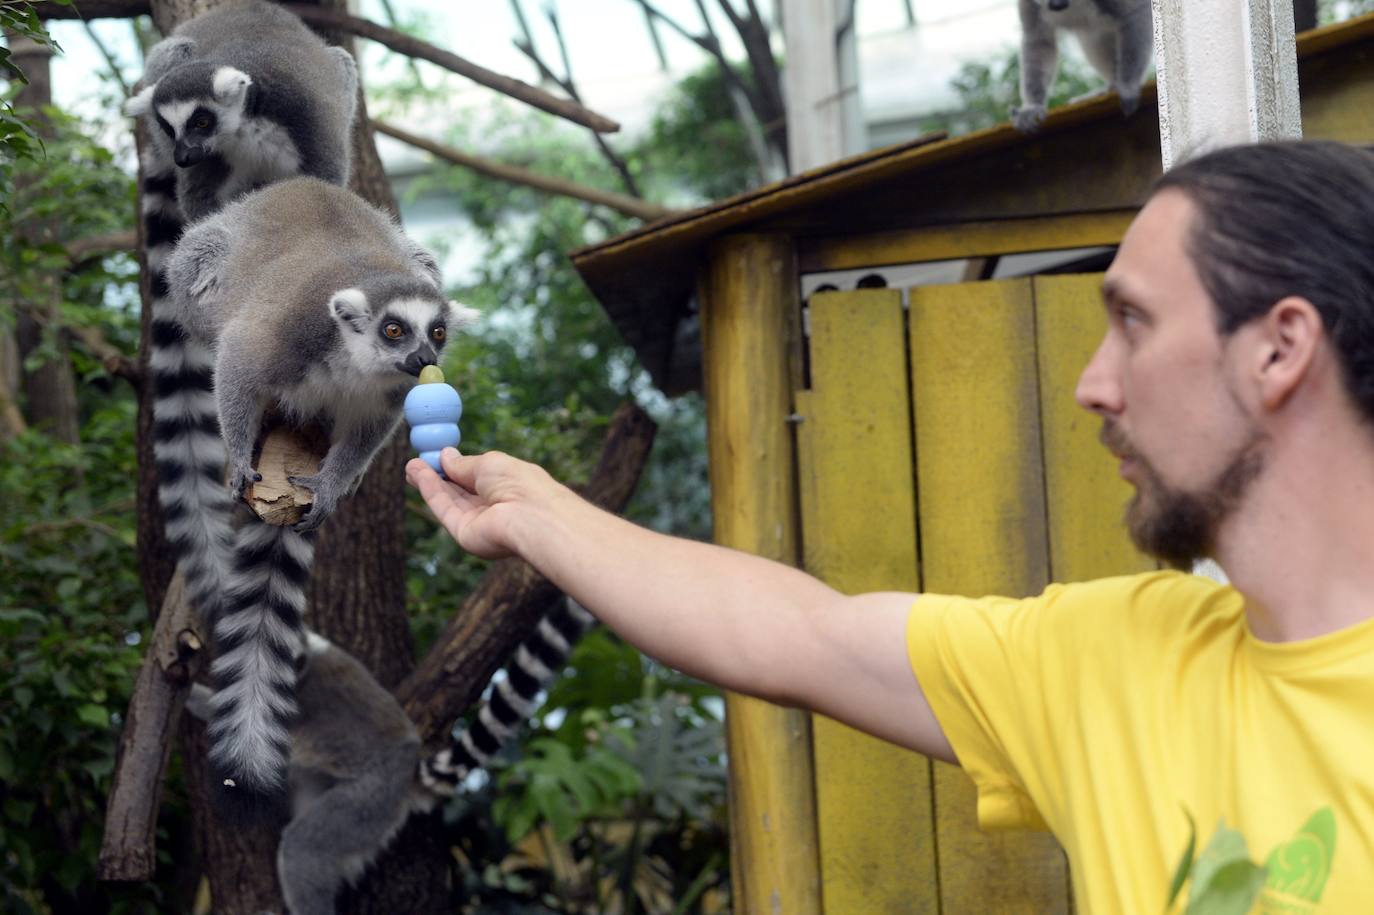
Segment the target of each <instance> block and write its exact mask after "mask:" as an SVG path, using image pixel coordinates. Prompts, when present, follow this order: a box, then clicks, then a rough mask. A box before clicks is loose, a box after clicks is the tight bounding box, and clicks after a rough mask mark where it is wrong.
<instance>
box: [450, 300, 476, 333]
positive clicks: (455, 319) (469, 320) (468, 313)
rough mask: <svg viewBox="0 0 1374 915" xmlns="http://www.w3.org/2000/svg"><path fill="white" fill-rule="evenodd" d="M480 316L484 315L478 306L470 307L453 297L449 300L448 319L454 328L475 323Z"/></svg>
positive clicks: (458, 328) (460, 328)
mask: <svg viewBox="0 0 1374 915" xmlns="http://www.w3.org/2000/svg"><path fill="white" fill-rule="evenodd" d="M480 317H482V313H481V312H480V311H478V310H477V309H476V308H469V307H467V306H466V305H463V304H460V303H458V302H455V301H454V300H453V299H449V300H448V321H449V325H450V326H451V327H452V328H453V329H454V330H462V329H463V328H464V327H467V326H469V325H471V324H475V323H476V322H477V319H478V318H480Z"/></svg>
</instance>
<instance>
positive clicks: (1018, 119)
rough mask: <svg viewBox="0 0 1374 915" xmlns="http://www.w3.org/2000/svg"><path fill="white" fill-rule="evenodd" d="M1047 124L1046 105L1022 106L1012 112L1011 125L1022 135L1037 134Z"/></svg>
mask: <svg viewBox="0 0 1374 915" xmlns="http://www.w3.org/2000/svg"><path fill="white" fill-rule="evenodd" d="M1043 123H1045V106H1044V105H1022V106H1021V107H1020V108H1013V109H1012V110H1011V125H1012V126H1013V127H1015V128H1016V129H1017V130H1019V131H1021V132H1022V133H1035V132H1036V131H1037V130H1039V129H1040V125H1041V124H1043Z"/></svg>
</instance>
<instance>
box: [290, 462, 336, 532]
mask: <svg viewBox="0 0 1374 915" xmlns="http://www.w3.org/2000/svg"><path fill="white" fill-rule="evenodd" d="M286 479H287V481H288V482H289V483H290V484H291V485H292V486H301V487H303V488H305V489H308V490H310V491H311V492H313V493H314V494H315V500H314V501H313V502H311V503H310V510H309V511H307V512H306V513H305V515H304V516H303V517H302V518H301V520H299V521H297V522H296V524H295V527H294V530H295V531H296V532H297V533H301V534H306V533H309V532H310V531H313V530H315V529H316V528H318V527H319V526H320V525H321V524H323V523H324V519H325V518H328V517H329V516H330V515H332V514H334V509H336V508H338V507H339V499H341V498H342V497H343V488H342V487H340V486H337V485H335V484H334V482H333V479H332V478H331V477H326V476H325V475H324V474H319V473H317V474H314V475H312V476H308V477H287V478H286Z"/></svg>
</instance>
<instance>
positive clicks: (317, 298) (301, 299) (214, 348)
mask: <svg viewBox="0 0 1374 915" xmlns="http://www.w3.org/2000/svg"><path fill="white" fill-rule="evenodd" d="M167 275H168V279H169V284H170V295H169V298H168V300H167V308H166V314H165V315H164V316H163V317H164V320H165V321H166V322H168V323H169V324H172V325H175V326H178V327H181V328H184V329H185V330H186V332H187V335H188V337H189V338H190V340H191V341H193V342H194V343H195V344H196V345H198V346H200V347H202V348H204V349H206V350H208V351H210V352H212V353H213V357H214V375H213V388H214V396H215V401H216V406H217V413H218V419H219V428H220V432H221V434H222V437H223V441H224V445H225V451H226V453H227V459H228V463H229V487H230V495H231V496H232V497H233V498H234V499H239V498H241V497H242V496H243V494H244V491H245V490H246V489H247V487H248V486H250V485H251V484H252V482H253V481H254V480H255V479H256V478H257V477H258V474H257V472H256V471H255V470H254V469H253V466H252V458H253V449H254V445H255V443H256V440H257V438H258V434H259V431H260V427H261V425H262V420H263V417H264V414H265V412H266V411H267V410H269V409H272V410H275V411H277V412H279V413H280V414H281V415H283V416H284V417H286V418H287V420H288V421H291V422H293V423H297V424H302V425H307V424H308V425H317V426H319V427H321V428H322V429H323V430H324V431H325V432H326V433H327V434H328V436H329V441H330V447H329V450H328V452H327V454H326V456H325V458H324V461H323V462H322V464H321V467H320V470H319V472H318V473H316V474H314V475H311V476H308V477H302V478H296V479H295V482H297V483H299V484H301V485H304V486H306V487H307V488H309V489H311V490H312V491H313V492H314V497H315V498H314V504H313V505H312V507H311V509H310V510H309V512H308V513H307V514H306V516H305V517H304V518H303V519H302V520H301V521H300V522H299V523H298V524H297V525H296V526H295V528H294V529H292V528H279V527H274V526H268V525H263V524H261V523H260V522H257V521H250V522H249V523H248V524H245V525H244V526H243V527H242V528H241V529H240V530H239V532H238V535H237V541H236V544H235V547H234V552H235V558H234V559H233V560H232V563H231V564H232V569H231V570H229V571H228V572H226V573H225V575H224V590H225V595H226V596H225V601H224V607H223V611H222V613H220V615H219V617H218V619H217V621H216V623H215V626H214V637H215V643H216V658H215V661H214V664H213V665H212V668H211V669H212V672H213V673H214V675H215V677H216V679H217V686H218V692H217V693H216V695H215V699H214V703H215V719H214V721H213V723H212V725H211V728H210V736H211V747H210V756H211V761H212V763H213V764H214V765H215V767H216V768H217V769H218V770H219V771H220V772H221V773H223V776H224V777H223V779H222V780H221V782H222V784H223V785H224V786H225V787H226V788H232V789H243V790H241V791H238V792H233V791H231V792H230V794H234V793H237V794H239V795H241V796H246V797H251V796H253V795H255V794H269V795H270V794H272V793H276V792H280V791H281V790H283V788H284V787H285V786H284V784H283V775H284V773H285V771H286V760H287V753H288V751H289V743H290V741H289V738H288V736H287V732H288V729H289V726H290V721H291V717H292V714H293V711H294V706H293V702H292V699H291V694H292V689H293V685H294V679H295V673H294V670H293V669H292V667H291V665H290V663H289V661H288V658H289V647H290V645H291V644H292V643H293V641H294V640H298V639H299V633H300V627H301V625H302V621H301V619H302V614H303V612H304V609H305V588H306V586H307V583H308V578H309V571H310V565H311V560H312V556H313V548H312V546H311V543H310V541H309V535H310V534H311V532H313V531H314V530H315V529H316V528H318V527H319V525H320V524H321V523H322V522H323V521H324V520H325V519H326V518H327V517H328V516H329V515H330V514H331V513H332V512H333V510H334V509H335V507H336V506H337V504H338V502H339V500H340V499H342V498H343V497H344V496H345V495H346V494H347V493H348V492H349V491H350V490H351V489H352V488H353V486H355V485H356V484H357V482H358V480H359V479H360V478H361V477H362V475H363V473H364V471H365V470H366V469H367V466H368V464H369V463H370V462H371V460H372V458H373V456H374V455H375V454H376V452H377V451H378V450H379V449H380V448H381V446H382V444H384V443H385V441H386V440H387V439H388V438H389V437H390V435H391V433H392V431H393V430H394V429H395V428H396V426H397V425H398V423H399V422H400V419H401V410H400V407H401V401H402V400H403V398H404V396H405V393H406V391H407V390H408V389H409V388H410V387H411V385H412V384H413V383H414V376H415V375H416V374H418V372H419V368H420V365H421V364H422V363H434V362H437V361H438V359H439V354H440V353H441V352H442V349H443V344H444V342H445V340H446V337H447V332H448V331H449V330H452V329H456V328H457V327H459V326H461V325H462V324H463V323H465V322H466V321H467V320H469V319H470V317H471V316H472V314H473V312H471V311H470V310H468V309H465V308H462V307H461V306H457V305H455V304H454V303H452V302H449V301H447V300H446V299H445V298H444V297H443V295H442V294H441V292H440V289H439V284H438V280H437V276H436V267H435V263H434V259H433V257H432V256H430V255H429V254H428V253H427V252H424V251H423V249H421V248H419V246H417V245H416V244H415V243H414V242H412V241H411V240H410V239H409V238H407V237H406V236H405V235H404V233H402V232H401V230H400V228H399V227H398V226H397V225H396V223H395V222H394V221H393V220H392V219H391V218H390V217H389V216H387V215H386V214H384V213H383V212H381V211H380V210H378V209H376V208H375V207H373V206H371V205H370V204H368V203H366V202H365V201H363V200H362V199H361V198H359V197H358V196H357V195H355V194H353V193H351V192H350V191H347V190H345V189H343V188H339V187H335V186H334V185H332V184H328V183H326V182H324V181H320V180H319V179H316V178H304V177H303V178H293V179H290V180H288V181H282V182H278V183H276V184H273V185H270V186H268V187H265V188H262V189H260V190H258V191H254V192H253V193H251V194H248V195H246V196H244V197H242V198H240V199H239V200H237V201H235V202H233V203H231V204H229V205H228V206H226V207H224V208H223V209H222V210H220V211H219V212H218V213H216V214H214V215H212V216H210V217H208V218H206V219H205V220H203V221H201V222H199V223H197V224H196V225H194V226H192V227H191V228H190V229H189V230H188V231H187V232H186V234H185V236H184V237H183V238H182V240H181V242H180V243H179V244H178V245H177V248H176V250H175V252H174V253H173V254H172V256H171V258H170V259H169V260H168V263H167ZM388 323H396V324H398V326H399V325H405V327H404V333H403V334H402V335H401V339H399V340H390V339H387V337H386V336H385V334H384V333H383V332H382V329H383V328H384V327H385V326H386V325H387V324H388ZM439 328H443V333H442V334H438V338H436V334H437V333H438V330H439ZM222 491H223V490H221V492H222Z"/></svg>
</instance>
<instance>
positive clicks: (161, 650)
mask: <svg viewBox="0 0 1374 915" xmlns="http://www.w3.org/2000/svg"><path fill="white" fill-rule="evenodd" d="M203 644H204V640H203V639H202V637H201V634H200V632H199V631H198V629H197V623H196V619H195V614H194V612H193V611H192V609H191V606H190V604H189V603H187V600H186V583H185V581H184V580H183V579H182V576H181V574H180V573H178V574H177V575H176V576H175V577H174V578H173V579H172V582H171V584H170V585H169V586H168V588H167V596H166V599H165V600H164V601H163V604H162V612H161V613H160V614H159V615H158V620H157V626H156V628H154V630H153V637H152V639H151V641H149V643H148V650H147V652H146V653H145V654H144V656H143V666H142V667H141V668H140V669H139V672H138V679H137V681H135V683H134V692H133V695H132V696H131V697H130V699H129V708H128V711H127V712H126V713H125V716H124V732H123V734H122V735H120V740H119V751H118V755H117V756H116V757H115V770H114V777H113V780H112V783H111V787H110V795H109V798H108V799H107V801H106V806H105V834H104V839H103V841H102V843H101V847H100V860H99V863H98V864H97V865H96V875H97V876H98V877H99V878H100V879H101V880H151V879H152V878H153V872H154V870H155V869H156V863H157V862H156V852H155V847H154V839H155V836H156V832H157V809H158V802H159V800H160V798H161V795H162V780H163V776H164V775H165V774H166V772H167V763H168V760H169V758H170V756H171V747H172V745H171V737H172V735H173V734H174V733H176V729H177V722H178V720H179V719H180V717H181V707H182V704H183V703H184V702H185V700H186V694H187V692H188V691H189V690H190V687H191V681H192V680H193V679H194V678H195V675H196V673H197V671H198V670H199V668H200V665H201V660H202V652H201V647H202V645H203Z"/></svg>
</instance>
